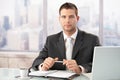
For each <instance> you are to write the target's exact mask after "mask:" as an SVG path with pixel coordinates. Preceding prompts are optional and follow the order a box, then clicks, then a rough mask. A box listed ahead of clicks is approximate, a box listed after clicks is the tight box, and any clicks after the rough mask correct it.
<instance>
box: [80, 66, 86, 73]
mask: <svg viewBox="0 0 120 80" xmlns="http://www.w3.org/2000/svg"><path fill="white" fill-rule="evenodd" d="M79 68H80V69H81V72H82V73H86V71H85V68H84V67H83V66H81V65H79Z"/></svg>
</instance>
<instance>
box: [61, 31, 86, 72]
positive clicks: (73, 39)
mask: <svg viewBox="0 0 120 80" xmlns="http://www.w3.org/2000/svg"><path fill="white" fill-rule="evenodd" d="M77 33H78V29H76V31H75V33H73V34H72V35H71V36H69V37H71V38H72V44H73V46H74V44H75V40H76V37H77ZM63 37H64V41H65V46H66V40H67V38H68V36H67V35H66V34H65V33H64V32H63ZM72 50H73V49H72ZM66 56H69V57H71V59H72V55H71V56H70V55H66ZM79 67H80V68H81V69H82V72H83V73H84V72H85V69H84V67H82V66H81V65H79Z"/></svg>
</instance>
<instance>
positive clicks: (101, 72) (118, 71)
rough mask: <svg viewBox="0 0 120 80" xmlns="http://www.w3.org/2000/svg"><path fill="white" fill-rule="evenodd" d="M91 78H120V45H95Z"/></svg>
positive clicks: (97, 79) (116, 79)
mask: <svg viewBox="0 0 120 80" xmlns="http://www.w3.org/2000/svg"><path fill="white" fill-rule="evenodd" d="M91 80H120V46H119V47H105V46H101V47H95V49H94V58H93V67H92V77H91Z"/></svg>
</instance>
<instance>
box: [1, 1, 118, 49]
mask: <svg viewBox="0 0 120 80" xmlns="http://www.w3.org/2000/svg"><path fill="white" fill-rule="evenodd" d="M6 2H7V3H6ZM65 2H66V1H65V0H55V1H54V3H53V2H52V1H51V0H11V1H9V0H0V50H16V51H19V50H20V51H22V50H23V51H24V50H26V51H39V50H41V49H42V48H43V46H44V43H45V40H46V37H47V36H48V35H52V34H55V33H58V32H60V31H61V30H62V27H61V25H60V24H59V7H60V6H61V4H63V3H65ZM67 2H73V3H74V4H76V5H77V7H78V10H79V16H80V20H79V22H78V28H79V29H81V30H84V31H86V32H88V33H92V34H95V35H98V36H99V33H100V32H99V28H100V27H101V26H99V25H100V23H99V15H100V12H99V11H100V10H99V5H100V4H99V0H79V1H78V0H67ZM118 2H119V0H114V1H112V0H105V1H104V0H103V4H104V5H103V12H104V14H103V23H104V24H103V26H102V27H103V28H102V29H103V30H102V32H101V33H103V35H101V36H102V37H103V38H100V40H101V39H103V40H101V41H103V43H102V45H107V46H119V45H120V28H119V25H120V22H119V21H120V20H119V19H120V12H119V4H118ZM110 5H112V7H111V6H110Z"/></svg>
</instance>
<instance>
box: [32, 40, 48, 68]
mask: <svg viewBox="0 0 120 80" xmlns="http://www.w3.org/2000/svg"><path fill="white" fill-rule="evenodd" d="M47 57H48V38H47V40H46V44H45V46H44V48H43V49H42V51H40V53H39V56H38V57H37V58H36V59H35V60H34V61H33V64H32V69H34V70H38V66H39V65H40V64H41V63H43V61H44V60H45V58H47Z"/></svg>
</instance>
